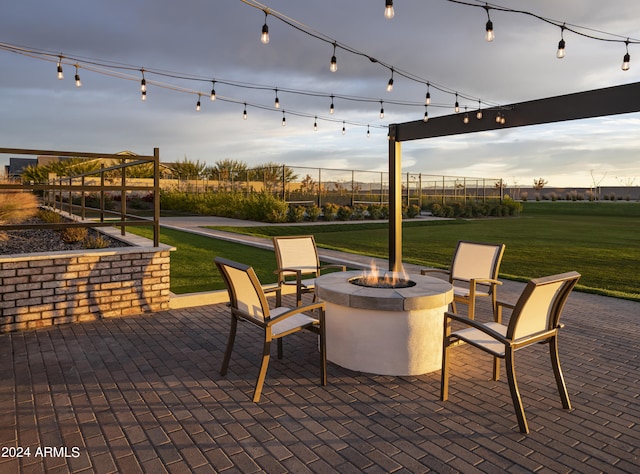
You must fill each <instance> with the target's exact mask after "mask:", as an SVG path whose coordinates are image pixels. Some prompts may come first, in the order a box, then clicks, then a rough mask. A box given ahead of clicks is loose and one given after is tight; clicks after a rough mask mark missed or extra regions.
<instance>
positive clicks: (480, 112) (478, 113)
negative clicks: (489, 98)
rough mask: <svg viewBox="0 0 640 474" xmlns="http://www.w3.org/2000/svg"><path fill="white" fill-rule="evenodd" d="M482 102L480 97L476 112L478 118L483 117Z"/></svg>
mask: <svg viewBox="0 0 640 474" xmlns="http://www.w3.org/2000/svg"><path fill="white" fill-rule="evenodd" d="M481 106H482V105H481V103H480V99H478V111H477V112H476V118H477V119H478V120H481V119H482V109H481Z"/></svg>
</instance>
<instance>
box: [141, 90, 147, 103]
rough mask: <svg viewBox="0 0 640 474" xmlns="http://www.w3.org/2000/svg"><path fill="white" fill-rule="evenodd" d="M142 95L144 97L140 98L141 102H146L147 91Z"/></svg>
mask: <svg viewBox="0 0 640 474" xmlns="http://www.w3.org/2000/svg"><path fill="white" fill-rule="evenodd" d="M141 94H142V95H141V96H140V100H141V101H142V102H144V101H145V100H147V91H142V92H141Z"/></svg>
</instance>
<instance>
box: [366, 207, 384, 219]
mask: <svg viewBox="0 0 640 474" xmlns="http://www.w3.org/2000/svg"><path fill="white" fill-rule="evenodd" d="M367 213H368V214H369V218H370V219H375V220H379V219H382V206H381V205H380V204H369V206H368V207H367Z"/></svg>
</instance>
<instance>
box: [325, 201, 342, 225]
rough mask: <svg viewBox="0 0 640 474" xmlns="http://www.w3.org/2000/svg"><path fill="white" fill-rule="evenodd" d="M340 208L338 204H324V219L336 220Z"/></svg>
mask: <svg viewBox="0 0 640 474" xmlns="http://www.w3.org/2000/svg"><path fill="white" fill-rule="evenodd" d="M338 208H339V206H338V205H337V204H333V203H328V204H325V205H324V220H325V221H335V220H336V219H337V217H338Z"/></svg>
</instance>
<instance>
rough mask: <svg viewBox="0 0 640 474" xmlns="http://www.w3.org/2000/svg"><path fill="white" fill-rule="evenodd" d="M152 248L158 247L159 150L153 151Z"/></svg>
mask: <svg viewBox="0 0 640 474" xmlns="http://www.w3.org/2000/svg"><path fill="white" fill-rule="evenodd" d="M153 246H154V247H159V246H160V149H159V148H154V149H153Z"/></svg>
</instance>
